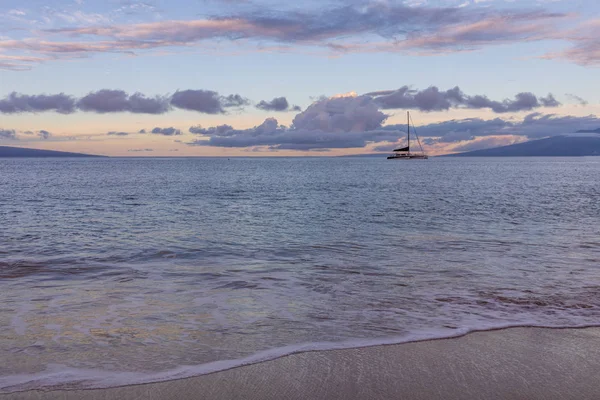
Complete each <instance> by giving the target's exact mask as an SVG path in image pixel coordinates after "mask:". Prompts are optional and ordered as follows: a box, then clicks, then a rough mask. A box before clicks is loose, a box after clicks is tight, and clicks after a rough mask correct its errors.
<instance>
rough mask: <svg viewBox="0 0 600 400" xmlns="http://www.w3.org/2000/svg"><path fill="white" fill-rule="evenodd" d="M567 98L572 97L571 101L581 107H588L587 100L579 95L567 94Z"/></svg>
mask: <svg viewBox="0 0 600 400" xmlns="http://www.w3.org/2000/svg"><path fill="white" fill-rule="evenodd" d="M566 96H567V97H570V98H571V99H573V100H575V101H576V102H577V103H579V105H581V106H586V105H587V104H588V102H587V100H585V99H584V98H582V97H579V96H577V95H574V94H572V93H566Z"/></svg>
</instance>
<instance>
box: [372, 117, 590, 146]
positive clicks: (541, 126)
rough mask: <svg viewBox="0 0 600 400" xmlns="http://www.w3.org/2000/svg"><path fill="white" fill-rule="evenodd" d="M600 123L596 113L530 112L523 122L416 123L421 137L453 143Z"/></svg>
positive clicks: (530, 135) (571, 130)
mask: <svg viewBox="0 0 600 400" xmlns="http://www.w3.org/2000/svg"><path fill="white" fill-rule="evenodd" d="M599 125H600V118H598V117H596V116H595V115H588V116H585V117H577V116H558V115H555V114H540V113H531V114H528V115H527V116H525V118H524V119H523V120H522V121H514V120H508V119H501V118H494V119H490V120H484V119H480V118H467V119H460V120H450V121H444V122H439V123H432V124H427V125H422V126H417V127H416V131H417V134H418V135H419V136H420V137H423V138H427V137H433V138H438V139H437V140H438V141H439V142H446V143H451V142H456V141H461V140H469V139H473V138H476V137H482V136H500V135H513V136H523V137H526V138H529V139H537V138H542V137H548V136H557V135H565V134H570V133H575V132H576V131H577V130H581V129H593V128H595V127H597V126H599ZM402 127H403V125H388V126H385V127H383V129H391V130H398V129H401V128H402Z"/></svg>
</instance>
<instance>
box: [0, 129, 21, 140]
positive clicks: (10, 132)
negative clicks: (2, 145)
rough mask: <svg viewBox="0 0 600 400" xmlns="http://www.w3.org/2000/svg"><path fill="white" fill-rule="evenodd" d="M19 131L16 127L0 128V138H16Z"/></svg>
mask: <svg viewBox="0 0 600 400" xmlns="http://www.w3.org/2000/svg"><path fill="white" fill-rule="evenodd" d="M16 138H17V132H16V131H15V130H14V129H0V139H16Z"/></svg>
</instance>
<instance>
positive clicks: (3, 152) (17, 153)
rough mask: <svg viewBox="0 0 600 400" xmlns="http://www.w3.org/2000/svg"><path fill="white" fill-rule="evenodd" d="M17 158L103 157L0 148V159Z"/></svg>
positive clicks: (21, 148) (20, 148)
mask: <svg viewBox="0 0 600 400" xmlns="http://www.w3.org/2000/svg"><path fill="white" fill-rule="evenodd" d="M6 157H9V158H17V157H105V156H97V155H93V154H82V153H70V152H66V151H54V150H38V149H27V148H23V147H9V146H0V158H6Z"/></svg>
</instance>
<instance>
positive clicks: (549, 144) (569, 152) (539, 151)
mask: <svg viewBox="0 0 600 400" xmlns="http://www.w3.org/2000/svg"><path fill="white" fill-rule="evenodd" d="M596 131H598V130H596ZM596 131H579V132H577V133H596ZM542 156H554V157H574V156H600V135H597V136H596V135H581V136H577V135H568V136H553V137H549V138H546V139H539V140H531V141H529V142H524V143H517V144H512V145H509V146H502V147H495V148H492V149H484V150H474V151H468V152H465V153H456V154H446V155H444V156H442V157H542Z"/></svg>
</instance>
